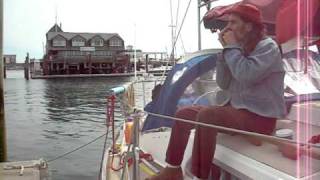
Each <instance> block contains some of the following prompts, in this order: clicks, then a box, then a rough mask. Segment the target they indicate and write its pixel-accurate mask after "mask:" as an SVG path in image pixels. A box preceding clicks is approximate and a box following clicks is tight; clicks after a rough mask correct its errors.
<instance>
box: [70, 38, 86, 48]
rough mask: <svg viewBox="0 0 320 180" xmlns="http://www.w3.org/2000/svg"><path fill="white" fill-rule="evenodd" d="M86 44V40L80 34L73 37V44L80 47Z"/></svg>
mask: <svg viewBox="0 0 320 180" xmlns="http://www.w3.org/2000/svg"><path fill="white" fill-rule="evenodd" d="M84 45H85V40H84V39H83V38H81V37H79V36H77V37H75V38H73V39H72V46H74V47H80V46H84Z"/></svg>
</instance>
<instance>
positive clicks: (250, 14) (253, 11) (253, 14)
mask: <svg viewBox="0 0 320 180" xmlns="http://www.w3.org/2000/svg"><path fill="white" fill-rule="evenodd" d="M231 13H235V14H237V15H239V16H240V17H243V18H245V19H247V20H249V21H250V22H253V23H255V24H257V25H261V26H262V25H263V24H262V20H261V19H262V18H261V12H260V10H259V9H258V8H257V7H256V6H254V5H252V4H236V5H234V6H233V7H232V8H230V9H228V10H226V12H225V14H231Z"/></svg>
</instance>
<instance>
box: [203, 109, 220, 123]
mask: <svg viewBox="0 0 320 180" xmlns="http://www.w3.org/2000/svg"><path fill="white" fill-rule="evenodd" d="M222 114H223V113H222V112H221V110H220V109H219V108H212V107H210V108H205V109H203V110H201V111H200V112H199V114H198V121H199V122H202V123H207V124H214V125H219V124H220V122H221V121H222V119H223V117H222V116H223V115H222Z"/></svg>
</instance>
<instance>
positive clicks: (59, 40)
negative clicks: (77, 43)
mask: <svg viewBox="0 0 320 180" xmlns="http://www.w3.org/2000/svg"><path fill="white" fill-rule="evenodd" d="M66 44H67V41H66V40H65V39H64V38H63V37H62V36H56V37H55V38H54V39H53V40H52V46H53V47H65V46H66Z"/></svg>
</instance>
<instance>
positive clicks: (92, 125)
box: [4, 73, 130, 180]
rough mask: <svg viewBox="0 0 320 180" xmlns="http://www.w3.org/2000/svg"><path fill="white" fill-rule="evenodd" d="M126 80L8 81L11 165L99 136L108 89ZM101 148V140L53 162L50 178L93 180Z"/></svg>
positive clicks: (63, 151)
mask: <svg viewBox="0 0 320 180" xmlns="http://www.w3.org/2000/svg"><path fill="white" fill-rule="evenodd" d="M9 76H10V73H9V74H8V77H9ZM127 81H130V78H123V79H119V78H116V79H111V78H89V79H81V78H72V79H52V80H30V81H26V80H24V79H22V78H8V79H6V80H5V82H4V83H5V111H6V112H5V113H6V122H7V124H6V126H7V139H8V158H9V160H10V161H14V160H30V159H38V158H41V157H43V158H45V159H52V158H54V157H56V156H57V155H60V154H63V153H65V152H67V151H69V150H72V149H73V148H76V147H78V146H80V145H83V144H85V143H87V142H89V141H90V140H92V139H94V138H96V137H98V136H100V135H101V134H103V133H104V132H105V130H106V128H105V125H104V122H105V105H106V104H105V96H106V90H107V89H109V88H111V87H114V86H117V85H119V84H122V83H125V82H127ZM102 146H103V139H101V140H99V141H97V142H96V143H94V144H92V145H91V146H89V147H86V148H85V149H82V150H80V151H78V152H75V153H74V154H71V155H70V156H67V157H65V158H63V159H60V160H57V161H54V162H52V163H51V164H50V165H49V166H50V170H51V174H52V179H59V180H64V179H65V180H67V179H68V180H72V179H97V176H98V170H99V164H100V159H101V150H102ZM80 177H81V178H80Z"/></svg>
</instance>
